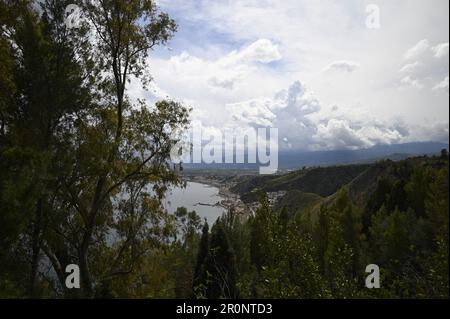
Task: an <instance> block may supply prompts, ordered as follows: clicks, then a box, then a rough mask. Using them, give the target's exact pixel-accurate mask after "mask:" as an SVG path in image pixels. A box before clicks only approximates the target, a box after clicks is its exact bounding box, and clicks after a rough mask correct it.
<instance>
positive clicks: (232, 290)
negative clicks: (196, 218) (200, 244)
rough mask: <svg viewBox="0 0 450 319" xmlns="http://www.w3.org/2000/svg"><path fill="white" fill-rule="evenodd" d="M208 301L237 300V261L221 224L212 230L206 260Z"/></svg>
mask: <svg viewBox="0 0 450 319" xmlns="http://www.w3.org/2000/svg"><path fill="white" fill-rule="evenodd" d="M205 271H206V276H207V284H206V287H207V288H206V297H207V298H208V299H219V298H227V299H236V298H237V297H238V292H237V290H236V260H235V255H234V252H233V250H232V248H231V246H230V243H229V240H228V238H227V235H226V233H225V231H224V228H223V225H222V223H221V222H218V223H216V224H215V225H214V226H213V228H212V230H211V239H210V243H209V250H208V256H207V258H206V260H205Z"/></svg>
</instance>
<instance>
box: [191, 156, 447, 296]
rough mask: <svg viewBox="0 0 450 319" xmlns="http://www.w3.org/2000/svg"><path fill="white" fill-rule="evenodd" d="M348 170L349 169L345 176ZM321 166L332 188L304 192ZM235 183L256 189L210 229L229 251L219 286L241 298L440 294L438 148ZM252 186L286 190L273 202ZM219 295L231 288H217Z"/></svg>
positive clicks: (443, 207) (443, 292)
mask: <svg viewBox="0 0 450 319" xmlns="http://www.w3.org/2000/svg"><path fill="white" fill-rule="evenodd" d="M355 171H358V175H357V176H355V177H354V178H353V179H352V180H350V181H349V180H346V179H345V177H347V176H349V174H351V173H352V172H355ZM324 172H328V173H329V174H336V176H339V178H341V177H344V178H343V180H344V182H343V183H342V185H340V187H339V189H338V190H337V192H335V193H333V194H331V195H329V196H320V195H319V194H312V193H305V192H303V191H310V190H313V189H320V188H318V187H319V185H321V184H322V183H324V180H323V175H324ZM305 176H308V178H307V179H304V177H305ZM330 180H331V181H338V180H339V179H338V178H335V177H333V176H332V175H330ZM299 181H303V182H302V183H300V182H299ZM306 181H307V182H306ZM297 183H298V184H297ZM316 183H318V184H316ZM331 184H333V183H331ZM249 185H252V186H251V187H255V190H252V189H251V187H250V186H249ZM275 185H276V186H275ZM297 185H299V186H297ZM236 188H240V189H245V190H246V191H247V192H248V191H254V192H255V193H258V194H259V196H260V200H259V208H258V209H257V211H256V213H255V214H254V216H252V217H250V218H249V219H248V220H247V221H246V222H244V223H229V222H227V219H230V218H232V215H233V214H232V213H229V214H228V215H227V216H225V217H224V218H223V219H222V220H220V221H219V222H218V223H217V224H216V225H215V226H214V227H221V228H222V229H225V230H228V232H225V234H222V233H220V235H221V236H225V237H226V238H228V243H227V242H226V241H225V240H222V242H221V243H220V244H216V245H218V246H220V247H223V248H221V249H229V247H231V248H232V251H233V253H234V256H235V258H234V259H232V258H231V257H227V258H228V259H229V260H230V261H229V262H228V263H226V265H227V266H228V267H231V266H232V265H233V266H234V267H235V268H234V269H232V270H229V273H230V274H232V276H231V278H232V279H231V280H230V281H229V282H228V286H233V287H235V289H233V292H234V293H235V294H238V295H239V296H240V297H258V298H448V292H449V290H448V289H449V286H448V284H449V282H448V249H449V248H448V222H449V216H448V156H447V152H446V151H445V150H444V151H443V152H442V155H441V156H440V157H418V158H411V159H407V160H404V161H400V162H392V161H382V162H379V163H376V164H373V165H367V166H340V167H332V168H314V169H309V170H303V171H299V172H294V173H291V174H287V175H284V176H281V177H280V176H278V177H246V178H245V181H243V182H242V184H238V185H237V187H236ZM261 189H264V190H265V189H270V190H276V191H279V190H288V192H287V193H286V195H284V197H283V198H282V199H281V200H280V201H279V203H278V204H276V205H275V206H273V205H271V204H269V201H268V199H267V196H266V195H265V193H264V192H262V191H261ZM323 189H327V187H324V188H323ZM320 191H322V189H320ZM324 192H325V191H324ZM321 194H324V193H321ZM325 194H326V193H325ZM230 216H231V217H230ZM226 225H228V226H226ZM230 225H231V227H230ZM214 227H213V233H214ZM216 236H217V235H216ZM205 237H206V236H204V238H205ZM210 242H211V243H212V242H213V241H212V240H211V241H210ZM212 249H213V247H210V252H211V251H212ZM219 251H221V250H219ZM202 254H203V255H205V252H203V253H202ZM227 256H228V255H227ZM198 260H204V259H200V258H199V259H198ZM235 260H236V261H238V262H237V263H236V262H235ZM224 264H225V263H224ZM369 264H377V265H378V266H379V267H380V271H381V288H380V289H372V290H371V289H367V288H366V287H365V278H366V276H367V275H368V274H367V273H365V268H366V266H367V265H369ZM207 273H209V272H207ZM236 274H237V275H236ZM221 278H222V279H220V280H223V277H221ZM235 278H237V279H235ZM220 280H219V282H220ZM210 281H217V279H215V278H214V277H211V278H209V281H208V278H206V277H203V286H202V285H200V286H201V287H208V285H207V284H206V283H210ZM221 286H226V285H225V284H221ZM194 287H195V285H194ZM203 295H206V296H208V289H207V288H206V293H204V294H203ZM214 296H217V292H216V290H214ZM221 297H230V295H229V294H228V292H227V291H225V290H223V291H222V294H221Z"/></svg>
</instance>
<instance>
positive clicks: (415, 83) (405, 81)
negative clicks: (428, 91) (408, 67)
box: [400, 75, 424, 90]
mask: <svg viewBox="0 0 450 319" xmlns="http://www.w3.org/2000/svg"><path fill="white" fill-rule="evenodd" d="M400 83H401V84H402V85H403V86H406V87H412V88H414V89H418V90H421V89H423V87H424V86H423V84H422V83H420V81H419V80H418V79H413V78H411V77H410V76H409V75H408V76H405V77H404V78H402V79H401V80H400Z"/></svg>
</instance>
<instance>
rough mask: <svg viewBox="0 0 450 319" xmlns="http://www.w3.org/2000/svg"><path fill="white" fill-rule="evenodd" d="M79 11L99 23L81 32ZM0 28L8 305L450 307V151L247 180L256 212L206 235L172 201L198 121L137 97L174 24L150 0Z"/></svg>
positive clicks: (0, 163)
mask: <svg viewBox="0 0 450 319" xmlns="http://www.w3.org/2000/svg"><path fill="white" fill-rule="evenodd" d="M70 3H76V4H78V5H79V6H80V7H81V8H82V9H83V11H84V12H85V13H87V14H86V16H85V18H86V20H84V23H82V24H81V25H80V27H79V28H76V29H67V27H66V25H65V23H64V11H65V8H66V6H67V5H68V4H70ZM0 25H1V27H2V31H1V37H0V61H1V64H0V297H1V298H3V297H5V298H15V297H17V298H28V297H36V298H77V297H84V298H118V297H122V298H170V297H175V298H246V297H258V298H352V297H354V298H355V297H375V298H377V297H389V298H412V297H417V298H429V297H443V298H448V156H447V154H446V152H443V154H442V156H441V157H430V158H426V157H421V158H413V159H408V160H405V161H401V162H391V161H383V162H380V163H377V164H373V165H372V164H371V165H353V166H336V167H328V168H313V169H304V170H300V171H296V172H292V173H289V174H286V175H279V176H269V177H248V176H239V177H237V178H238V179H240V180H241V182H240V183H238V184H237V185H236V187H235V188H234V190H235V191H236V192H239V193H241V194H242V196H243V198H244V199H245V200H246V201H247V202H253V201H256V200H258V201H259V204H258V205H257V207H258V208H257V210H256V212H255V214H254V215H252V216H250V215H251V214H250V211H249V212H248V214H247V216H244V218H243V216H240V215H238V214H237V213H235V212H234V210H230V211H229V212H228V213H227V214H225V215H224V216H223V217H222V218H220V219H219V220H218V221H217V222H216V223H215V224H214V225H212V226H211V229H210V228H209V226H208V225H206V224H203V222H202V220H201V219H200V218H199V216H198V215H197V214H196V213H195V212H188V211H187V210H186V209H184V208H179V209H178V210H177V212H176V213H175V214H168V213H167V212H166V211H165V210H164V209H163V206H162V199H163V197H164V195H165V193H166V191H167V189H168V187H170V186H173V185H182V184H183V180H182V178H181V177H180V176H179V175H178V174H177V172H176V171H175V170H173V167H172V166H171V165H169V164H168V161H167V160H168V158H169V152H170V150H171V148H172V146H173V145H175V144H176V142H177V141H176V140H174V139H173V138H172V137H171V136H172V134H171V133H172V132H173V131H178V130H183V129H185V128H186V127H187V125H188V124H189V123H188V113H189V110H188V109H186V108H185V107H183V106H182V105H179V104H177V103H174V102H172V101H160V102H158V103H156V105H145V103H144V102H142V101H133V100H132V99H131V98H130V96H129V95H128V94H127V92H128V91H127V86H128V83H129V82H130V81H131V79H132V78H133V77H136V78H137V79H139V80H141V82H142V83H143V85H145V84H148V81H149V80H150V76H149V73H148V72H147V65H146V63H147V58H148V56H149V52H150V50H151V49H152V48H153V47H155V46H157V45H162V44H165V43H166V42H167V41H168V40H169V39H170V38H171V36H172V35H173V33H174V32H175V31H176V24H175V22H174V21H172V20H171V19H170V18H169V17H168V16H167V15H166V14H164V13H161V12H159V11H158V10H157V8H156V7H155V6H154V3H153V1H150V0H129V1H122V0H100V1H99V5H96V6H93V5H92V3H91V1H87V0H79V1H75V0H70V1H63V0H47V1H37V0H36V1H32V0H20V1H17V0H0ZM93 40H95V41H93ZM231 180H232V178H230V181H231ZM227 181H228V179H227ZM276 191H287V193H286V194H285V195H284V196H283V197H282V198H281V200H280V201H279V202H278V203H275V205H272V203H269V200H268V196H267V193H269V195H270V193H271V192H276ZM372 263H375V264H378V265H379V266H380V268H381V276H382V280H381V289H378V290H368V289H366V288H365V286H364V278H365V276H366V274H365V272H364V270H365V266H366V265H367V264H372ZM69 264H77V265H79V267H80V271H81V289H72V290H70V289H67V288H66V286H65V276H66V273H65V269H66V266H67V265H69Z"/></svg>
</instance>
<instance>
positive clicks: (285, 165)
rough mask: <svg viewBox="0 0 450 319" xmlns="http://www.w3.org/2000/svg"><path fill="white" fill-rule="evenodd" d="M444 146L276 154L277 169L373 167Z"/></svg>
mask: <svg viewBox="0 0 450 319" xmlns="http://www.w3.org/2000/svg"><path fill="white" fill-rule="evenodd" d="M444 148H445V149H448V144H444V143H438V142H415V143H405V144H391V145H376V146H374V147H371V148H367V149H360V150H337V151H316V152H308V151H280V152H279V156H278V158H279V163H278V167H279V169H281V170H287V169H297V168H302V167H304V166H306V167H311V166H331V165H340V164H356V163H373V162H376V161H379V160H382V159H390V160H393V161H399V160H403V159H406V158H408V157H412V156H418V155H433V154H437V153H439V152H440V151H441V150H442V149H444ZM183 166H184V167H185V168H187V169H251V170H254V169H258V168H259V165H256V164H184V165H183Z"/></svg>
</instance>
